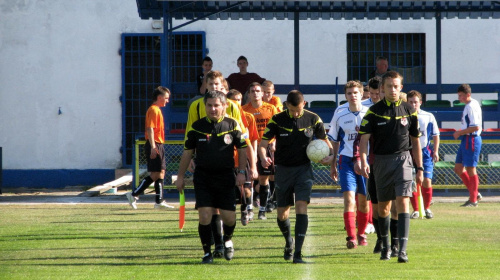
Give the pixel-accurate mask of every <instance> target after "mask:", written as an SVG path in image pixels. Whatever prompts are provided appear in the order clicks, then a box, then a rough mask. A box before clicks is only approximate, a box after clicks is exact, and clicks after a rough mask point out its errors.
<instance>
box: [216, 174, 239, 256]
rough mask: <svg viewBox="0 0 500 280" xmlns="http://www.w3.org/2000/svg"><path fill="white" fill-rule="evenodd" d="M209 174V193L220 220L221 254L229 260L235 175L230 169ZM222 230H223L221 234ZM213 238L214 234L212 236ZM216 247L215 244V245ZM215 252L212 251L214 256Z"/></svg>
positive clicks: (233, 217) (234, 218) (234, 224)
mask: <svg viewBox="0 0 500 280" xmlns="http://www.w3.org/2000/svg"><path fill="white" fill-rule="evenodd" d="M217 173H218V174H217V175H213V176H211V180H212V182H211V185H210V187H211V194H212V196H213V201H214V208H217V209H218V210H219V211H218V212H219V215H220V218H221V221H222V225H221V226H222V230H221V232H220V234H221V239H220V241H221V242H222V254H223V256H224V258H225V259H226V260H231V259H232V258H233V255H234V246H233V241H232V237H233V233H234V229H235V227H236V204H235V201H236V188H235V187H234V186H235V184H236V175H235V173H234V172H233V171H232V170H228V171H219V172H217ZM222 231H223V232H224V233H223V234H222ZM214 239H215V236H214ZM216 249H217V245H216ZM215 254H216V252H215V251H214V257H215Z"/></svg>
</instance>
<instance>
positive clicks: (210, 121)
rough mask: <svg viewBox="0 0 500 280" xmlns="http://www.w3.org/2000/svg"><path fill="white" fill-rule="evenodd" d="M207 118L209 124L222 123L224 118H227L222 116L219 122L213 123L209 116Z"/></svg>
mask: <svg viewBox="0 0 500 280" xmlns="http://www.w3.org/2000/svg"><path fill="white" fill-rule="evenodd" d="M206 118H207V121H208V122H209V123H220V122H221V121H222V120H223V119H224V118H225V116H222V117H221V118H220V119H218V120H217V121H212V120H211V119H210V118H209V117H208V116H207V117H206Z"/></svg>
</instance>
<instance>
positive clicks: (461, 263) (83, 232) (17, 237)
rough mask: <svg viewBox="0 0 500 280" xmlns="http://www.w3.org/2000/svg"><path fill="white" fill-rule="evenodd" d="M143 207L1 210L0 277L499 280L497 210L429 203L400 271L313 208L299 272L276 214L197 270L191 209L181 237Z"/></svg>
mask: <svg viewBox="0 0 500 280" xmlns="http://www.w3.org/2000/svg"><path fill="white" fill-rule="evenodd" d="M145 206H146V205H145V204H144V206H143V207H142V208H140V209H139V210H136V211H133V210H131V209H130V208H129V207H128V205H126V204H118V205H117V204H79V205H54V204H50V205H49V204H40V205H2V204H0V211H1V213H2V218H1V220H0V279H382V278H383V279H498V275H497V274H496V273H497V270H498V263H499V260H500V238H498V230H499V228H500V215H499V214H500V205H499V204H498V203H481V204H480V207H478V208H461V207H458V204H456V203H437V204H435V205H434V206H433V212H434V214H435V218H434V219H433V220H412V221H411V228H410V240H409V247H408V255H409V258H410V262H409V263H407V264H398V263H397V261H396V260H395V259H392V260H390V261H387V262H382V261H379V260H378V257H379V256H378V255H374V254H372V249H373V244H374V242H375V238H376V236H375V235H373V234H372V235H369V243H370V244H369V246H367V247H358V249H355V250H347V249H346V247H345V231H344V230H343V227H344V225H343V221H342V206H341V205H340V204H334V205H312V206H311V207H310V211H309V230H308V235H307V237H306V241H305V244H304V250H303V254H304V255H305V257H306V258H305V259H306V260H307V261H308V262H310V263H309V264H307V265H293V264H291V263H289V262H285V261H284V260H283V259H282V250H283V246H284V240H283V237H282V236H281V233H280V232H279V229H278V227H277V225H276V214H275V213H271V214H268V217H269V219H268V220H266V221H254V222H251V223H250V224H249V225H248V226H246V227H243V226H241V225H240V224H239V223H238V225H237V227H236V231H235V235H234V239H233V241H234V244H235V258H234V259H233V260H232V261H230V262H228V261H225V260H223V259H216V260H215V263H214V264H213V265H201V264H199V262H200V261H201V256H202V250H201V245H200V241H199V238H198V232H197V212H196V211H195V210H193V209H192V204H190V205H189V209H188V211H187V213H186V219H187V221H186V226H185V229H184V232H182V233H181V232H179V230H178V212H177V210H170V211H166V212H158V211H155V210H153V209H151V208H148V209H145ZM292 224H294V219H293V218H292Z"/></svg>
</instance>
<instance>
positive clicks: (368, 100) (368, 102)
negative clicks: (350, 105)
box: [361, 98, 375, 108]
mask: <svg viewBox="0 0 500 280" xmlns="http://www.w3.org/2000/svg"><path fill="white" fill-rule="evenodd" d="M373 104H375V103H373V100H372V99H371V98H368V99H365V100H363V101H361V105H363V106H366V107H368V108H370V106H372V105H373Z"/></svg>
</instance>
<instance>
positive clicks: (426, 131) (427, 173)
mask: <svg viewBox="0 0 500 280" xmlns="http://www.w3.org/2000/svg"><path fill="white" fill-rule="evenodd" d="M418 125H419V129H420V134H421V136H420V138H419V140H420V147H421V148H422V162H423V165H424V166H423V167H424V177H425V178H429V179H432V173H433V169H434V165H433V162H432V150H431V147H430V144H431V140H432V137H434V136H438V135H439V127H438V125H437V122H436V118H434V115H433V114H431V113H429V112H426V111H424V110H420V111H419V112H418Z"/></svg>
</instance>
